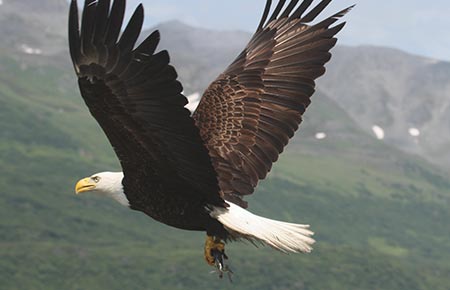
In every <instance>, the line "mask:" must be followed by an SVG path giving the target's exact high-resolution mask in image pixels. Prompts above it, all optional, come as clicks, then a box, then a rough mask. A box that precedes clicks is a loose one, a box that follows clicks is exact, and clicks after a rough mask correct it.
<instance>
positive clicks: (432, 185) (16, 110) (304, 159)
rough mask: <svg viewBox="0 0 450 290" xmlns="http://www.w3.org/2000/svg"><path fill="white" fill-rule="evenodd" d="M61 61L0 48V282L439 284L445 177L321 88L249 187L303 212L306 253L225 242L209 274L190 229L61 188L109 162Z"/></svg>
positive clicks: (447, 203)
mask: <svg viewBox="0 0 450 290" xmlns="http://www.w3.org/2000/svg"><path fill="white" fill-rule="evenodd" d="M41 63H45V61H43V62H41ZM70 69H71V68H70V67H69V66H54V65H48V66H43V65H39V66H37V65H29V64H28V65H24V63H22V62H20V61H17V60H15V59H14V58H9V57H7V56H5V55H0V209H1V210H0V233H1V234H0V288H1V289H7V290H15V289H17V290H24V289H30V290H38V289H45V290H49V289H90V290H95V289H102V290H103V289H108V290H114V289H258V290H265V289H326V290H328V289H333V290H338V289H343V290H348V289H384V290H386V289H395V290H399V289H405V290H412V289H435V290H439V289H442V290H444V289H448V285H450V275H449V273H450V263H449V261H450V229H449V226H448V223H447V222H448V221H449V220H450V194H449V192H450V182H449V180H448V176H446V175H444V174H443V173H442V172H440V171H439V170H437V169H436V168H434V167H433V166H431V165H429V164H428V163H426V162H424V161H423V160H421V159H419V158H416V157H414V156H411V155H407V154H404V153H402V152H400V151H398V150H396V149H393V148H392V147H389V146H387V145H385V144H383V143H380V142H378V141H376V140H374V139H373V138H372V137H370V136H368V135H366V134H365V133H363V132H362V131H361V130H360V129H359V127H358V126H357V125H356V124H354V123H353V121H352V120H351V119H350V118H349V117H348V116H347V114H346V113H345V112H344V111H343V110H341V109H340V108H339V106H338V105H337V104H336V103H334V102H333V101H331V100H330V99H329V98H328V97H327V96H325V95H323V94H321V93H318V94H317V95H315V97H314V101H313V104H312V106H311V107H310V109H309V110H308V112H307V114H306V116H305V122H304V124H303V125H302V127H301V132H300V134H299V135H298V136H297V137H296V139H295V140H294V141H293V142H292V144H291V145H290V147H289V149H288V150H287V152H286V153H285V154H283V155H282V158H281V160H280V161H279V162H278V163H277V165H276V166H275V168H274V170H273V172H272V173H271V174H270V176H269V178H268V179H267V180H266V181H264V182H263V183H262V184H261V186H260V188H259V190H258V192H257V193H255V194H254V196H252V197H251V198H250V209H251V210H252V211H254V212H256V213H259V214H262V215H264V216H268V217H271V218H277V219H282V220H289V221H295V222H302V223H310V224H311V225H312V227H313V230H314V231H315V232H316V239H317V241H318V242H317V244H316V245H315V251H313V253H312V254H310V255H290V256H288V255H284V254H281V253H277V252H275V251H273V250H271V249H267V248H261V249H255V248H254V247H252V246H251V245H245V244H232V245H230V246H229V247H228V249H227V251H228V254H229V255H230V256H231V263H232V266H233V269H234V271H235V272H236V275H235V277H234V280H235V282H234V284H230V283H228V282H227V281H221V280H218V279H217V277H215V275H210V274H209V271H210V270H211V269H210V268H209V267H208V266H207V265H206V264H205V262H204V261H203V253H202V251H203V242H204V235H203V234H202V233H192V232H184V231H180V230H176V229H172V228H169V227H167V226H164V225H161V224H158V223H157V222H155V221H153V220H151V219H150V218H147V217H146V216H144V215H143V214H140V213H138V212H134V211H130V210H128V209H126V208H122V207H121V206H119V205H117V204H116V203H115V202H114V201H110V200H106V199H103V198H100V197H95V196H88V195H84V196H78V197H76V196H75V195H74V193H73V186H74V183H75V182H76V181H77V180H78V179H79V178H81V177H84V176H86V175H89V174H91V173H93V172H96V171H103V170H118V169H119V167H118V163H117V161H116V159H115V157H114V154H113V152H112V150H111V148H110V146H109V145H108V143H107V141H106V138H105V137H104V136H103V134H102V132H101V131H100V129H99V128H98V126H97V125H96V123H95V121H94V120H93V119H92V118H91V117H90V116H89V114H88V112H87V110H86V108H85V107H84V104H83V103H82V100H81V98H80V97H79V94H78V92H77V91H76V85H75V79H74V76H73V75H72V72H71V71H70ZM185 81H186V80H185ZM316 132H326V133H327V134H328V137H327V138H326V139H324V140H321V141H319V140H317V139H315V138H314V135H315V133H316Z"/></svg>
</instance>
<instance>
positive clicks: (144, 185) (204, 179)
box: [69, 0, 224, 207]
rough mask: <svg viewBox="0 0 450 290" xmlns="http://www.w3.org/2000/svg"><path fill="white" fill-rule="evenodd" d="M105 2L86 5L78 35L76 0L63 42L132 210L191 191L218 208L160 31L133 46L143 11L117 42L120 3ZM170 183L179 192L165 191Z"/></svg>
mask: <svg viewBox="0 0 450 290" xmlns="http://www.w3.org/2000/svg"><path fill="white" fill-rule="evenodd" d="M110 4H111V1H110V0H98V1H96V0H86V1H85V6H84V10H83V19H82V23H81V31H80V29H79V20H78V7H77V2H76V0H72V4H71V10H70V19H69V44H70V52H71V56H72V61H73V64H74V67H75V70H76V72H77V75H78V78H79V86H80V90H81V93H82V96H83V98H84V100H85V102H86V104H87V106H88V107H89V110H90V112H91V113H92V115H93V116H94V117H95V119H96V120H97V121H98V123H99V124H100V126H101V127H102V129H103V130H104V132H105V134H106V135H107V137H108V139H109V141H110V142H111V144H112V146H113V147H114V150H115V151H116V153H117V155H118V157H119V159H120V162H121V165H122V168H123V171H124V174H125V181H124V185H125V193H126V194H127V197H128V199H129V200H130V203H131V205H132V206H134V207H139V204H138V203H142V202H143V201H146V200H148V195H151V194H153V193H152V192H163V193H165V194H168V193H166V192H171V194H174V192H176V193H175V194H180V195H182V194H192V195H193V196H192V197H193V198H196V200H201V201H205V203H210V204H214V205H223V203H224V202H223V199H222V197H221V196H220V189H219V186H218V183H217V177H216V173H215V170H214V168H213V166H212V164H211V160H210V157H209V155H208V151H207V149H206V147H205V146H204V144H203V141H202V139H201V138H200V134H199V131H198V128H197V127H196V126H195V124H194V120H193V119H192V118H191V117H190V113H189V111H188V110H187V109H185V108H184V105H186V103H187V99H186V98H185V96H183V95H182V94H181V92H182V86H181V84H180V82H178V81H177V73H176V71H175V69H174V68H173V67H172V66H171V65H170V64H169V55H168V53H167V52H166V51H161V52H159V53H155V49H156V47H157V45H158V42H159V33H158V32H154V33H153V34H151V35H150V36H149V37H148V38H147V39H146V40H144V41H143V42H142V43H141V44H140V45H139V46H138V47H137V48H136V49H134V46H135V43H136V40H137V39H138V36H139V34H140V31H141V28H142V24H143V17H144V13H143V8H142V6H141V5H140V6H139V7H138V8H137V9H136V12H135V13H134V14H133V16H132V17H131V19H130V21H129V23H128V25H127V26H126V28H125V30H124V31H123V33H122V36H121V37H120V39H119V34H120V31H121V25H122V23H123V17H124V13H125V1H122V0H116V1H114V2H113V4H112V8H111V9H110ZM174 186H176V187H177V190H172V191H169V190H167V188H173V187H174ZM127 187H128V188H133V189H134V190H133V191H127ZM152 187H161V188H157V189H155V188H152ZM152 189H153V190H152ZM175 200H176V199H175ZM196 200H193V202H195V201H196ZM159 206H160V207H163V206H164V204H162V205H159Z"/></svg>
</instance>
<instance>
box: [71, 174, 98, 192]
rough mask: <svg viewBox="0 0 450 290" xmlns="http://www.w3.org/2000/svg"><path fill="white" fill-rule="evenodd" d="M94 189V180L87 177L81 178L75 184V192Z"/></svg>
mask: <svg viewBox="0 0 450 290" xmlns="http://www.w3.org/2000/svg"><path fill="white" fill-rule="evenodd" d="M93 189H95V182H94V181H93V180H92V179H90V178H89V177H86V178H83V179H81V180H80V181H78V182H77V185H75V193H76V194H80V193H82V192H86V191H91V190H93Z"/></svg>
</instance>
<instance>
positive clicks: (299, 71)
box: [194, 0, 350, 207]
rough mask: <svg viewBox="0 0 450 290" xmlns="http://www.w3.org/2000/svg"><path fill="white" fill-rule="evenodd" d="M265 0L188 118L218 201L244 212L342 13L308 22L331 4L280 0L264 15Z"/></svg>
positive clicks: (289, 129) (300, 107)
mask: <svg viewBox="0 0 450 290" xmlns="http://www.w3.org/2000/svg"><path fill="white" fill-rule="evenodd" d="M271 2H272V1H270V0H268V1H267V4H266V8H265V11H264V14H263V17H262V19H261V22H260V24H259V26H258V29H257V31H256V33H255V34H254V35H253V37H252V39H251V40H250V42H249V44H248V45H247V47H246V48H245V49H244V51H243V52H242V53H241V54H240V55H239V56H238V57H237V59H236V60H235V61H234V62H233V63H232V64H231V65H230V66H229V67H228V68H227V69H226V71H225V72H224V73H223V74H221V75H220V76H219V77H218V78H217V79H216V80H215V81H214V82H213V83H212V84H211V85H210V86H209V88H208V89H207V90H206V92H205V93H204V95H203V98H202V100H201V102H200V104H199V106H198V108H197V111H196V112H195V113H194V119H195V121H196V124H197V126H198V127H199V128H200V134H201V136H202V138H203V140H204V142H205V143H206V146H207V148H208V149H209V153H210V155H211V158H212V160H213V165H214V167H215V169H216V171H217V174H218V175H219V186H220V188H221V190H222V191H223V193H224V196H225V199H227V200H230V201H233V202H236V203H238V204H239V205H241V206H243V207H246V206H247V204H246V202H245V201H243V200H242V197H243V196H244V195H248V194H251V193H253V191H254V188H255V187H256V185H257V183H258V181H259V180H260V179H263V178H265V177H266V175H267V173H268V172H269V171H270V169H271V167H272V163H273V162H275V161H276V160H277V159H278V156H279V154H280V153H281V152H282V151H283V149H284V147H285V146H286V145H287V143H288V141H289V139H290V138H291V137H292V136H293V135H294V132H295V131H296V130H297V128H298V126H299V124H300V122H301V121H302V114H303V113H304V112H305V109H306V108H307V107H308V105H309V104H310V97H311V95H312V94H313V93H314V87H315V82H314V80H315V79H316V78H318V77H319V76H321V75H322V74H324V72H325V68H324V65H325V63H326V62H328V60H329V59H330V57H331V54H330V52H329V51H330V49H331V48H332V47H333V46H334V45H335V44H336V38H334V36H335V35H336V33H338V32H339V31H340V30H341V29H342V28H343V26H344V24H345V23H341V24H339V25H336V26H333V27H332V25H333V24H334V23H335V22H336V21H337V20H338V19H339V18H340V17H341V16H343V15H344V14H345V13H346V12H347V11H349V9H350V8H347V9H345V10H343V11H341V12H339V13H337V14H335V15H333V16H331V17H329V18H327V19H325V20H323V21H321V22H319V23H317V24H314V25H310V24H309V23H310V22H312V21H313V20H314V19H315V18H316V17H317V16H318V15H319V14H320V12H322V11H323V9H324V8H325V7H326V6H327V5H328V4H329V3H330V2H331V0H323V1H321V2H320V3H319V4H318V5H317V6H315V7H314V8H312V9H310V10H309V12H307V13H306V11H307V10H308V8H309V7H310V6H311V4H312V2H313V0H304V1H303V2H302V3H301V4H300V5H298V6H297V4H298V2H299V0H291V1H290V2H289V3H288V5H287V6H286V5H285V3H286V0H281V1H279V2H278V5H277V6H276V7H275V9H274V11H273V13H272V15H271V16H270V18H269V17H268V16H269V11H270V8H271V6H272V5H271V4H272V3H271Z"/></svg>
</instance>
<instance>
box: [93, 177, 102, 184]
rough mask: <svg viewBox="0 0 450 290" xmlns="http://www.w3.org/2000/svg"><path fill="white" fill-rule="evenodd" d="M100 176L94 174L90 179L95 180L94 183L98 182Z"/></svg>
mask: <svg viewBox="0 0 450 290" xmlns="http://www.w3.org/2000/svg"><path fill="white" fill-rule="evenodd" d="M100 179H101V178H100V177H99V176H94V177H92V180H93V181H94V182H95V183H98V182H99V181H100Z"/></svg>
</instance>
